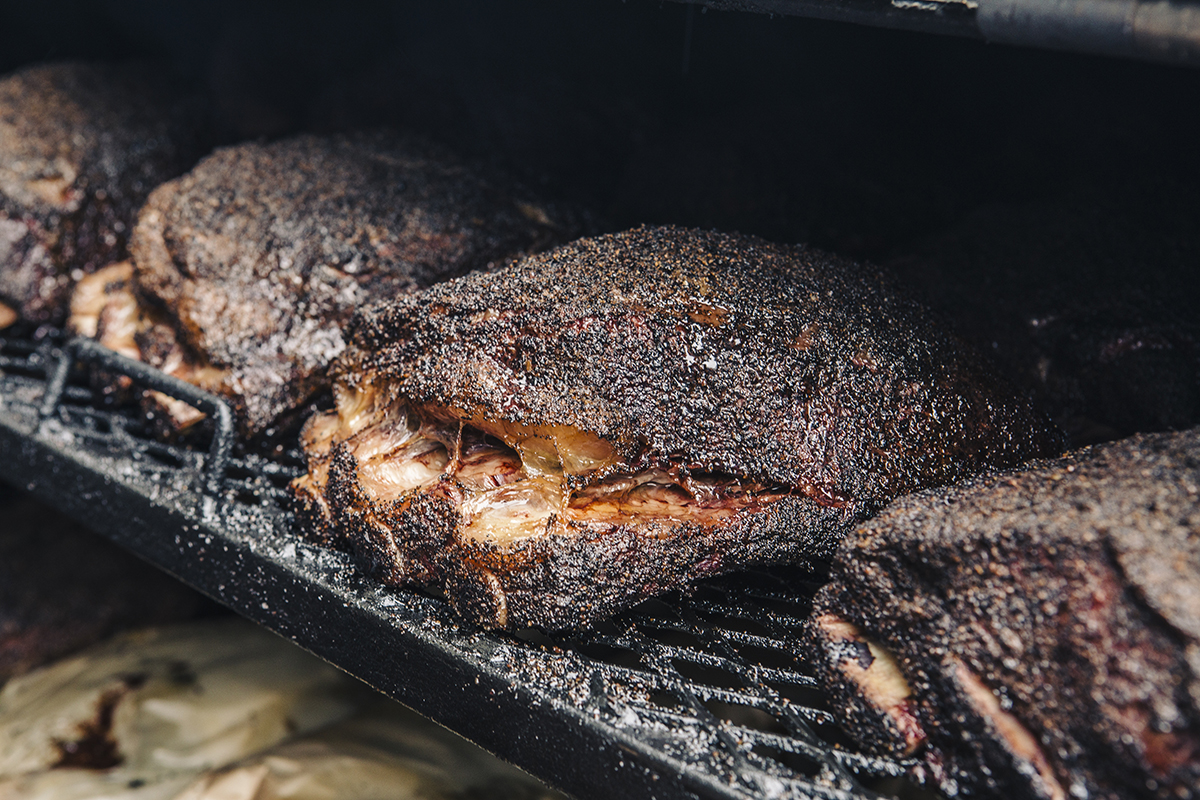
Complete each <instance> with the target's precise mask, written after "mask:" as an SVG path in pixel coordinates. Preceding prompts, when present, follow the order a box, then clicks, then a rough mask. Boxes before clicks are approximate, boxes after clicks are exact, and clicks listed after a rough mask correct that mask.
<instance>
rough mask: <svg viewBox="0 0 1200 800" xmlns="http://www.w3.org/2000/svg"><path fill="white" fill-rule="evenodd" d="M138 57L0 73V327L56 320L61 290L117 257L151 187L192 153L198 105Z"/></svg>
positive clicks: (197, 144)
mask: <svg viewBox="0 0 1200 800" xmlns="http://www.w3.org/2000/svg"><path fill="white" fill-rule="evenodd" d="M161 72H162V70H161V68H160V67H155V66H153V65H147V64H129V65H120V66H116V65H105V64H78V63H64V64H48V65H44V66H37V67H29V68H27V69H23V70H21V71H19V72H16V73H13V74H11V75H9V76H7V77H5V78H3V79H0V327H5V326H7V325H10V324H12V323H13V322H16V321H17V320H18V319H22V318H23V319H25V320H28V321H30V322H32V323H35V324H42V323H52V324H61V323H62V321H63V319H64V318H65V317H66V311H67V300H68V298H69V296H70V293H71V287H72V286H73V285H74V283H75V282H76V281H78V280H79V279H80V278H81V277H82V276H83V275H85V274H87V273H90V272H92V271H93V270H95V269H97V268H99V267H103V266H104V265H106V264H109V263H111V262H114V261H120V260H121V259H123V258H125V257H126V254H127V250H126V245H127V242H128V239H129V234H130V231H131V230H132V228H133V222H134V218H135V217H136V215H137V210H138V208H140V207H141V205H142V203H143V202H145V200H146V197H147V195H149V194H150V191H151V190H152V189H153V188H154V187H155V186H158V185H159V184H160V183H162V182H163V181H166V180H168V179H170V178H173V177H175V176H176V175H178V174H180V173H181V172H183V171H184V170H186V169H187V168H188V167H189V166H191V165H192V164H193V163H194V162H195V160H196V159H197V158H198V157H199V156H200V154H201V150H200V148H201V146H202V141H201V140H202V139H203V136H202V135H201V134H200V131H201V130H202V127H203V126H202V125H200V124H199V123H200V116H199V114H198V108H197V106H196V105H195V104H194V103H193V102H190V101H188V100H187V99H186V98H182V97H181V96H179V95H177V94H175V93H174V92H172V91H171V89H170V88H169V87H168V86H167V85H166V84H165V82H164V81H163V80H162V79H161Z"/></svg>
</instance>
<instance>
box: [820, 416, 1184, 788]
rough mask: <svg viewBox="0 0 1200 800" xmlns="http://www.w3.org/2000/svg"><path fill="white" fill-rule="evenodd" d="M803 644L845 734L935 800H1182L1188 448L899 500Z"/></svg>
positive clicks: (1087, 460)
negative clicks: (905, 767)
mask: <svg viewBox="0 0 1200 800" xmlns="http://www.w3.org/2000/svg"><path fill="white" fill-rule="evenodd" d="M810 634H811V636H812V639H813V641H814V643H815V644H816V646H817V648H818V651H819V652H820V653H821V657H820V659H819V661H818V670H819V677H820V678H821V679H822V680H823V682H824V683H825V685H826V686H827V687H828V688H829V689H830V690H831V692H832V695H833V703H834V708H835V712H837V713H839V716H840V717H841V719H842V720H843V721H844V723H845V727H846V728H847V729H848V730H849V732H850V733H851V734H852V735H853V736H854V737H855V738H856V739H857V740H858V741H859V742H860V743H861V744H863V745H865V746H867V747H870V748H872V749H874V750H877V751H883V752H888V753H891V754H893V755H912V756H916V757H918V758H919V759H920V766H919V767H918V768H917V773H918V776H919V777H923V778H924V779H925V780H927V781H930V782H932V783H934V784H936V785H938V786H939V787H940V788H941V789H942V790H943V791H945V792H946V793H947V794H950V795H952V796H956V795H964V796H977V795H986V796H995V797H1004V798H1041V799H1043V800H1045V799H1047V798H1049V799H1051V800H1066V798H1091V799H1092V800H1117V799H1118V798H1122V799H1127V798H1187V797H1194V796H1195V792H1196V788H1197V787H1198V786H1200V429H1194V430H1190V431H1187V432H1183V433H1172V434H1153V435H1141V436H1135V437H1133V438H1131V439H1126V440H1123V441H1120V442H1115V443H1112V444H1105V445H1096V446H1093V447H1091V448H1086V449H1084V450H1080V451H1076V452H1074V453H1071V454H1069V455H1067V456H1065V457H1063V458H1061V459H1057V460H1054V461H1044V462H1038V463H1037V464H1036V465H1034V466H1031V467H1030V468H1028V469H1026V470H1023V471H1012V472H1005V473H1000V474H996V475H990V476H987V477H982V478H978V479H975V480H973V481H970V482H968V483H965V484H963V485H960V486H954V487H951V488H948V489H939V490H931V491H927V492H922V493H919V494H915V495H912V496H910V497H906V498H903V499H901V500H898V501H896V502H895V503H893V504H892V505H891V506H890V507H888V508H887V509H886V510H885V511H884V512H883V513H881V514H880V515H879V516H878V517H876V518H874V519H873V520H871V521H870V522H868V523H866V524H865V525H864V526H863V527H861V528H860V529H859V530H857V531H856V532H855V533H854V534H852V535H851V536H849V537H848V538H847V539H846V541H845V543H844V544H843V545H842V546H841V548H840V549H839V551H838V553H837V556H836V558H835V561H834V564H833V569H832V573H831V580H830V583H829V584H828V585H826V586H825V587H824V588H823V589H822V590H821V591H820V592H819V593H818V594H817V596H816V599H815V601H814V609H813V616H812V620H811V623H810Z"/></svg>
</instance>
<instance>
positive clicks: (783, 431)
mask: <svg viewBox="0 0 1200 800" xmlns="http://www.w3.org/2000/svg"><path fill="white" fill-rule="evenodd" d="M334 372H335V399H336V400H337V406H338V408H337V411H335V412H332V413H330V414H326V415H321V416H318V417H315V418H314V419H313V420H311V421H310V422H309V425H308V427H307V429H306V432H305V437H304V443H305V447H306V449H307V451H308V454H309V457H310V473H309V475H308V476H306V477H305V478H302V479H301V480H300V481H299V482H298V484H297V488H298V490H299V494H300V496H301V499H302V500H303V502H305V503H306V504H307V505H308V507H309V509H310V510H311V511H313V512H314V516H316V517H317V518H318V519H326V520H329V519H331V520H332V523H331V524H330V523H325V524H324V527H323V530H324V535H325V536H326V537H328V538H330V539H333V540H335V541H336V540H340V541H342V542H344V543H347V544H349V545H350V546H352V547H354V548H355V549H356V550H357V551H358V552H359V553H360V555H361V556H362V557H363V558H364V560H365V562H366V563H367V565H368V566H369V567H370V568H371V569H372V570H373V571H374V572H375V573H376V574H377V575H380V576H381V577H382V578H383V579H384V580H385V581H388V582H391V583H394V584H405V583H418V584H424V585H429V586H436V587H439V588H443V589H445V590H446V591H447V593H448V594H449V596H450V598H451V600H452V601H453V602H454V603H455V604H456V606H457V607H458V609H459V610H460V612H462V613H463V614H464V615H466V616H468V617H471V618H473V619H475V620H476V621H478V622H480V623H481V624H484V625H489V626H503V625H506V624H508V625H522V624H536V625H541V626H545V627H550V628H553V627H571V626H578V625H583V624H586V623H588V622H589V621H591V620H593V619H596V618H598V617H600V616H602V615H607V614H610V613H612V612H613V611H614V610H616V609H618V608H620V607H622V606H624V605H628V604H630V603H632V602H635V601H637V600H639V599H642V598H645V597H648V596H650V595H653V594H656V593H659V592H662V591H665V590H668V589H671V588H677V587H679V586H682V585H684V584H686V583H688V582H689V581H691V580H693V579H695V578H698V577H702V576H704V575H711V574H715V573H719V572H723V571H728V570H730V569H734V568H737V567H739V566H742V565H746V564H751V563H761V562H766V561H785V560H795V559H801V558H806V557H814V556H815V557H820V556H823V555H826V554H828V553H829V552H830V550H831V549H832V548H833V546H834V545H835V544H836V542H837V541H838V539H839V538H840V536H841V535H842V534H843V533H844V532H845V531H846V529H847V528H848V527H849V526H850V525H852V524H853V523H854V522H856V521H858V520H860V519H862V518H863V517H864V516H866V515H867V514H869V513H871V512H872V511H874V510H876V509H877V508H879V507H880V506H881V505H883V504H884V503H885V502H886V501H887V500H889V499H890V498H892V497H894V496H896V495H898V494H902V493H904V492H907V491H911V490H913V489H915V488H917V487H921V486H926V485H931V484H940V483H945V482H948V481H953V480H956V479H959V478H961V477H963V476H965V475H968V474H971V473H973V472H974V471H976V470H978V469H980V468H981V467H982V466H984V465H1011V464H1015V463H1018V462H1020V461H1022V460H1024V459H1027V458H1030V457H1034V456H1037V455H1047V454H1053V453H1056V452H1058V435H1057V432H1056V431H1055V430H1054V429H1053V428H1052V427H1051V426H1049V424H1048V423H1047V422H1045V421H1044V420H1042V419H1041V418H1039V417H1038V416H1037V415H1036V414H1034V413H1033V412H1032V411H1031V410H1030V408H1029V406H1028V405H1027V403H1026V402H1025V401H1023V400H1022V399H1020V398H1018V397H1017V396H1015V395H1014V394H1013V393H1012V391H1011V390H1010V389H1009V388H1008V387H1007V386H1006V385H1005V384H1004V383H1003V381H1002V380H1000V379H999V378H998V377H997V376H996V375H995V374H994V373H993V372H992V371H991V369H990V368H989V367H988V366H987V365H986V364H985V363H983V362H982V361H981V360H980V359H979V357H978V356H977V355H976V354H975V353H974V352H973V351H971V350H970V349H969V348H966V347H964V346H963V345H961V344H960V343H959V342H958V341H957V340H955V339H954V338H952V337H951V336H949V335H948V334H946V333H945V332H944V331H943V330H941V329H940V328H938V327H937V326H936V325H934V324H933V323H932V322H931V320H930V319H929V317H928V316H927V314H926V312H925V311H924V310H923V309H921V308H920V307H919V306H917V305H915V304H913V303H912V302H910V301H908V300H907V299H905V298H904V297H903V296H901V295H900V294H899V293H898V292H897V291H896V290H895V289H894V288H893V287H892V285H891V284H890V282H889V281H888V279H887V278H886V277H885V276H883V275H882V274H880V273H879V272H877V271H876V270H874V269H871V268H866V267H862V266H859V265H857V264H854V263H852V262H848V261H845V260H842V259H838V258H835V257H832V256H828V255H825V254H823V253H819V252H817V251H813V250H808V249H805V248H802V247H782V246H777V245H772V244H769V243H767V242H764V241H762V240H760V239H755V238H751V237H741V236H735V235H725V234H718V233H706V232H700V231H693V230H684V229H678V228H639V229H636V230H632V231H628V232H626V233H621V234H615V235H609V236H601V237H596V238H593V239H583V240H579V241H577V242H574V243H572V244H570V245H566V246H564V247H561V248H559V249H557V250H554V251H551V252H549V253H547V254H543V255H540V256H534V257H530V258H527V259H525V260H524V261H522V262H519V263H517V264H515V265H513V266H510V267H508V268H506V269H503V270H500V271H497V272H494V273H489V274H476V275H471V276H467V277H466V278H463V279H460V280H458V281H454V282H450V283H446V284H442V285H440V286H436V287H433V288H432V289H430V290H428V291H426V292H423V293H421V294H419V295H415V296H410V297H404V298H399V299H397V300H396V301H394V302H392V303H389V304H385V305H382V306H379V307H376V308H374V309H371V310H367V311H364V312H363V313H362V314H361V315H360V316H359V317H357V318H356V323H355V327H354V334H353V340H352V345H351V347H350V348H349V349H348V350H347V352H346V353H345V354H344V356H343V357H342V358H341V359H340V360H339V361H338V363H337V365H336V367H335V371H334Z"/></svg>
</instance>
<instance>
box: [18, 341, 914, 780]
mask: <svg viewBox="0 0 1200 800" xmlns="http://www.w3.org/2000/svg"><path fill="white" fill-rule="evenodd" d="M81 361H82V362H89V363H91V364H93V365H95V366H97V367H99V368H100V369H102V370H104V371H105V372H106V373H107V374H109V375H113V374H121V373H123V374H125V375H128V376H130V377H131V378H132V379H133V380H134V381H136V382H138V383H140V384H141V385H142V386H144V387H148V388H150V389H154V390H157V391H162V392H166V393H169V394H171V395H173V396H175V397H177V398H179V399H182V400H184V401H185V402H188V403H191V404H193V405H195V406H196V407H197V408H199V409H201V410H202V411H204V412H205V413H206V414H208V415H209V416H210V418H213V419H214V420H215V425H213V428H215V434H214V435H213V436H212V439H211V442H210V443H209V444H208V446H207V448H205V447H203V446H200V447H195V446H193V447H187V446H182V445H175V444H167V443H164V442H161V441H157V440H155V439H154V438H153V437H152V436H151V435H150V433H149V431H148V429H146V427H145V424H144V420H143V419H142V418H141V417H140V415H139V414H138V413H136V412H134V411H132V410H130V409H129V408H128V407H125V408H122V407H108V406H106V405H105V402H104V399H103V398H102V397H101V396H100V395H99V394H98V393H96V392H93V391H92V390H91V389H90V388H89V387H88V384H87V382H86V380H85V379H82V378H80V377H79V376H78V375H77V373H78V372H79V370H77V369H76V362H81ZM73 375H75V376H76V379H75V380H74V381H73V380H72V376H73ZM236 451H237V446H236V443H235V442H234V436H233V425H232V417H231V415H230V414H229V409H228V407H227V406H226V405H225V403H224V402H223V401H222V400H220V399H219V398H216V397H213V396H212V395H208V394H205V393H204V392H202V391H200V390H198V389H196V388H195V387H192V386H190V385H188V384H185V383H182V382H180V381H176V380H175V379H174V378H171V377H170V376H167V375H164V374H162V373H160V372H158V371H157V370H154V369H152V368H150V367H148V366H146V365H145V364H141V363H139V362H136V361H132V360H130V359H128V358H125V357H124V356H121V355H118V354H116V353H113V352H111V351H108V350H106V349H104V348H102V347H100V346H98V345H96V344H95V343H93V342H84V341H79V340H76V341H75V342H72V343H68V344H66V345H60V344H55V343H54V342H51V341H42V342H40V343H38V342H33V341H30V340H27V339H9V340H3V339H0V479H3V480H5V481H6V482H9V483H11V484H13V485H15V486H18V487H23V488H24V489H26V490H27V491H29V492H30V493H32V494H33V495H35V496H37V497H39V498H41V499H43V500H45V501H47V502H49V503H52V504H53V505H54V506H55V507H57V508H59V509H61V510H62V511H64V512H65V513H67V514H69V515H71V516H73V517H75V518H76V519H78V520H79V521H81V522H83V523H84V524H86V525H89V526H90V527H92V528H93V529H95V530H97V531H98V532H100V533H102V534H105V535H107V536H108V537H110V538H111V539H113V540H114V541H116V542H117V543H119V544H121V545H123V546H125V547H126V548H128V549H129V550H131V551H133V552H134V553H136V554H138V555H140V556H142V557H143V558H145V559H147V560H148V561H151V562H152V563H154V564H157V565H158V566H159V567H161V568H163V569H165V570H167V571H168V572H170V573H172V574H174V575H175V576H176V577H178V578H179V579H181V580H183V581H184V582H186V583H188V584H190V585H192V586H194V587H195V588H197V589H199V590H200V591H202V592H204V593H205V594H207V595H209V596H210V597H212V598H214V599H216V600H218V601H219V602H221V603H223V604H225V605H227V606H229V607H230V608H232V609H233V610H235V611H237V612H239V613H240V614H242V615H244V616H246V617H249V618H250V619H253V620H255V621H256V622H259V623H261V624H262V625H265V626H266V627H268V628H270V629H272V630H274V631H276V632H278V633H279V634H281V635H283V636H285V637H287V638H289V639H291V640H293V641H295V642H296V643H297V644H299V645H301V646H302V647H304V648H306V649H308V650H310V651H312V652H313V653H315V654H317V655H318V656H321V657H322V658H324V659H326V660H327V661H330V662H331V663H333V664H335V665H337V666H339V667H341V668H342V669H345V670H346V671H347V672H350V673H351V674H353V675H355V676H357V677H359V678H360V679H362V680H364V681H365V682H367V683H368V684H370V685H372V686H374V687H375V688H377V689H379V690H380V691H382V692H384V693H386V694H388V695H390V696H392V697H394V698H395V699H397V700H399V701H401V702H403V703H405V704H406V705H408V706H410V707H411V708H414V709H415V710H417V711H418V712H420V713H422V714H425V715H426V716H428V717H430V718H431V719H433V720H435V721H437V722H440V723H442V724H443V725H445V726H447V727H448V728H450V729H452V730H454V731H457V732H458V733H460V734H462V735H463V736H465V737H467V738H468V739H471V740H472V741H475V742H477V743H478V744H480V745H482V746H483V747H485V748H487V749H488V750H491V751H492V752H494V753H496V754H497V755H499V756H500V757H502V758H504V759H506V760H508V761H510V762H512V763H514V764H517V765H518V766H521V767H523V768H524V769H526V770H528V771H529V772H531V773H533V774H534V775H536V776H538V777H540V778H542V779H544V780H546V781H547V782H548V783H550V784H551V785H554V786H556V787H558V788H561V789H564V790H566V791H567V792H569V793H571V794H574V795H576V796H578V797H580V798H611V797H647V798H728V799H733V798H739V799H744V798H751V797H770V798H795V799H797V800H798V799H799V798H828V799H830V800H834V799H836V800H853V799H855V798H861V799H863V800H866V799H867V798H877V797H880V794H878V793H877V791H875V790H883V789H886V788H887V787H889V786H891V785H893V784H894V782H895V780H896V779H897V778H900V777H901V776H903V775H904V774H905V773H906V772H907V771H908V768H909V766H911V765H910V764H908V763H905V762H898V761H892V760H888V759H882V758H875V757H871V756H867V755H864V754H861V753H858V752H856V751H855V750H854V749H853V748H851V747H850V746H848V745H847V744H846V743H845V742H844V741H842V740H840V739H839V737H840V734H839V733H838V732H837V729H836V726H835V725H833V719H832V717H831V715H830V714H829V713H828V711H826V710H825V709H824V708H823V705H824V704H823V700H822V698H821V695H820V693H819V691H818V689H817V688H816V685H815V681H814V680H813V679H812V677H811V675H812V672H811V670H810V669H809V668H808V667H807V666H806V664H807V663H810V662H808V659H809V658H810V656H809V654H807V653H806V652H805V648H804V646H803V644H802V643H801V641H800V638H799V635H798V630H799V626H800V624H801V622H802V620H803V618H804V614H805V611H806V610H807V602H808V598H809V597H811V593H812V591H813V590H814V589H815V587H816V585H817V584H816V583H815V582H814V578H813V575H812V574H811V573H808V572H806V571H804V570H803V569H799V568H797V569H790V570H786V571H776V572H770V571H768V572H763V573H754V574H748V575H742V576H731V577H729V578H726V579H723V580H717V581H711V582H708V583H707V584H705V585H703V586H702V587H701V588H699V589H698V590H697V591H696V592H694V593H693V594H692V595H691V596H689V597H680V596H673V597H670V598H667V599H665V600H661V601H650V602H648V603H644V604H642V605H641V606H639V607H638V608H636V609H633V610H632V611H630V612H627V613H625V614H622V615H620V616H618V617H617V618H616V619H614V620H612V621H610V622H607V623H603V624H601V625H599V626H597V627H596V628H595V629H593V630H590V631H586V632H583V633H579V634H576V635H572V636H564V637H558V636H549V635H546V634H544V633H541V632H537V631H524V632H518V633H517V634H516V635H510V634H503V633H494V632H486V631H480V630H478V629H476V628H474V627H472V626H470V625H468V624H467V623H465V622H463V621H462V620H460V619H459V618H458V617H457V616H456V615H455V614H454V613H453V611H451V609H450V608H449V606H448V605H447V604H446V603H444V602H443V601H441V600H439V599H437V598H434V597H430V596H427V595H424V594H421V593H417V592H406V591H397V590H392V589H388V588H385V587H383V586H381V585H379V584H377V583H375V582H374V581H372V580H370V579H368V578H366V577H364V576H363V575H362V574H360V573H359V572H358V571H357V570H356V569H355V568H354V567H353V565H352V564H351V561H350V559H349V557H348V556H347V555H346V554H343V553H339V552H335V551H332V550H328V549H324V548H321V547H317V546H315V545H312V544H309V543H307V542H306V541H305V540H304V539H303V538H302V535H301V534H300V533H299V532H298V531H297V530H296V529H295V521H294V519H293V517H292V516H291V514H290V512H289V510H288V503H287V500H286V498H287V491H286V487H287V483H288V482H289V481H290V480H291V479H292V478H293V477H294V476H295V475H297V474H299V473H300V471H301V469H302V467H301V466H300V460H299V456H298V454H296V453H295V452H294V451H293V452H292V453H290V454H284V455H283V456H281V457H274V456H273V457H272V458H271V459H267V458H263V457H261V456H258V455H254V454H252V453H241V454H238V453H237V452H236ZM872 787H873V788H872Z"/></svg>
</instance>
